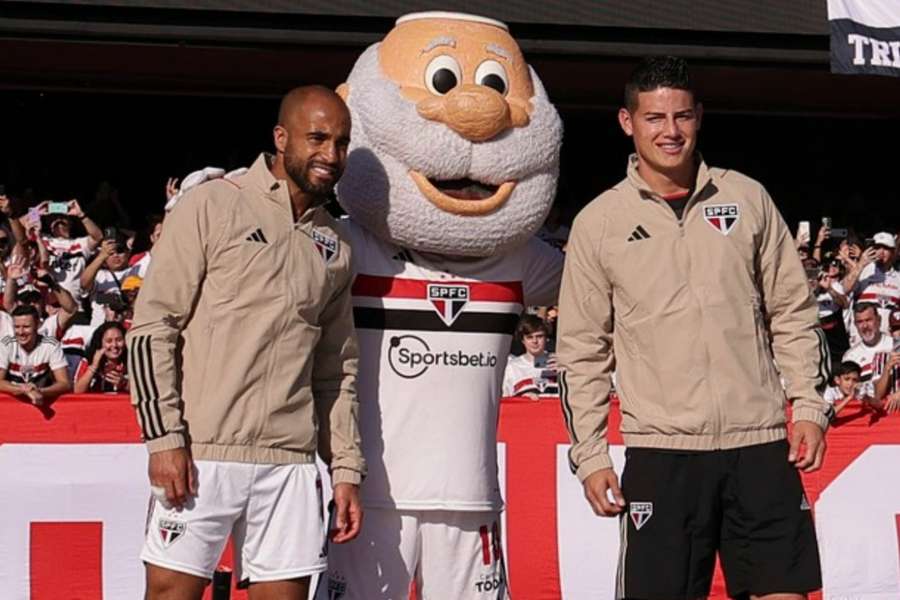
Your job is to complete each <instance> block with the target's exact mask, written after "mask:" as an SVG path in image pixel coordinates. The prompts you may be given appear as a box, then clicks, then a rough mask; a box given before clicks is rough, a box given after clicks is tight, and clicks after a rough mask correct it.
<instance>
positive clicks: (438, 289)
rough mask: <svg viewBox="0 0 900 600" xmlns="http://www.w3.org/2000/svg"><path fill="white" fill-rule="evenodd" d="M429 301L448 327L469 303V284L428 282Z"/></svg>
mask: <svg viewBox="0 0 900 600" xmlns="http://www.w3.org/2000/svg"><path fill="white" fill-rule="evenodd" d="M428 301H429V302H431V306H433V307H434V310H435V311H436V312H437V314H438V316H439V317H440V318H441V321H443V322H444V323H445V324H446V325H447V327H449V326H451V325H453V321H455V320H456V317H458V316H459V314H460V313H461V312H462V310H463V308H465V306H466V304H468V303H469V286H467V285H463V284H441V283H429V284H428Z"/></svg>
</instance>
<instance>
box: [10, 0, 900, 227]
mask: <svg viewBox="0 0 900 600" xmlns="http://www.w3.org/2000/svg"><path fill="white" fill-rule="evenodd" d="M429 9H441V10H461V11H466V12H474V13H480V14H485V15H488V16H492V17H495V18H498V19H501V20H504V21H506V22H507V23H508V24H509V25H510V29H511V32H512V34H513V35H514V36H515V37H516V38H517V39H518V40H519V42H520V44H521V45H522V47H523V49H524V50H525V52H526V56H527V58H528V60H529V61H530V62H531V64H532V65H533V66H534V67H535V69H536V70H537V72H538V73H539V74H540V76H541V78H542V79H543V81H544V83H545V85H546V87H547V89H548V91H549V92H550V95H551V97H552V98H553V100H554V102H555V103H556V104H557V106H558V108H559V110H560V112H561V114H562V115H563V118H564V121H565V125H566V134H565V141H564V149H563V177H562V186H561V193H560V201H561V202H562V203H563V205H564V207H565V211H564V212H566V213H568V215H571V214H573V213H574V212H575V211H576V210H577V209H578V208H579V207H580V206H582V205H583V204H584V203H586V202H587V201H588V200H590V199H591V198H592V197H593V196H594V195H596V194H597V193H598V192H599V191H601V190H602V189H603V188H604V187H606V186H609V185H610V184H612V183H614V182H616V181H617V180H619V179H620V178H621V177H622V175H623V172H624V166H625V157H626V155H627V153H628V151H629V149H630V144H629V141H628V140H627V139H626V138H625V137H624V136H623V135H622V133H621V131H620V130H619V128H618V125H617V123H616V121H615V111H616V109H617V108H618V106H619V104H620V102H621V89H622V84H623V82H624V80H625V78H626V77H627V75H628V73H629V71H630V70H631V68H632V67H633V65H634V64H635V62H636V61H637V59H638V58H639V57H641V56H644V55H647V54H663V53H665V54H674V55H678V56H683V57H685V58H687V59H688V60H689V61H690V64H691V66H692V72H693V75H694V78H695V80H696V82H697V85H698V88H699V90H700V95H701V99H702V100H703V102H704V104H705V107H706V118H705V121H704V125H703V133H702V135H701V150H702V152H703V154H704V156H705V158H706V159H707V162H709V163H710V164H715V165H723V166H728V167H732V168H736V169H739V170H741V171H744V172H745V173H747V174H749V175H751V176H753V177H756V178H758V179H760V180H761V181H762V182H763V183H765V185H766V186H767V187H768V188H769V190H770V191H771V192H772V194H773V196H774V197H775V199H776V201H777V202H778V204H779V206H780V207H781V209H782V211H783V212H784V214H785V216H786V217H787V218H788V220H789V221H790V222H791V223H792V224H793V223H795V222H796V221H797V220H800V219H807V220H812V221H817V220H818V219H819V217H821V216H823V215H828V216H831V217H832V218H833V221H834V224H835V226H842V225H846V224H859V225H863V226H866V227H870V228H886V227H890V226H893V227H895V226H896V225H897V224H898V223H900V192H898V187H897V185H896V184H895V182H894V180H893V175H894V171H895V170H896V166H895V165H896V164H897V162H898V161H897V158H896V157H897V151H896V150H895V147H894V145H895V144H896V141H897V140H898V139H900V80H898V79H896V78H888V77H880V78H878V77H848V76H838V75H832V74H830V73H829V71H828V64H829V54H828V43H829V37H828V22H827V15H826V9H825V2H824V1H821V0H795V1H792V2H782V1H779V0H729V1H717V2H714V1H706V0H703V1H700V0H695V1H689V0H670V1H669V2H655V1H652V0H611V1H605V2H590V1H568V2H528V1H521V0H520V1H509V2H504V3H495V2H488V1H469V2H462V1H445V2H442V3H440V4H438V3H433V2H425V3H423V2H409V1H400V0H389V1H375V0H370V1H345V2H323V1H306V2H299V1H296V0H279V1H269V2H252V1H249V0H205V1H196V0H195V1H189V0H133V1H124V0H118V1H117V0H83V1H70V2H58V1H57V2H53V1H43V0H32V1H27V2H13V1H3V2H0V135H2V144H0V183H3V184H5V185H6V186H7V188H8V189H9V190H10V191H13V192H16V193H22V192H24V190H25V189H26V188H29V187H30V188H32V189H33V193H34V195H35V197H37V198H39V199H44V198H59V199H63V198H68V197H73V196H74V197H79V198H82V199H88V198H90V197H92V196H93V194H94V193H95V190H96V188H97V186H98V183H99V182H100V181H102V180H107V181H110V182H111V183H112V184H113V185H114V186H115V187H116V188H118V190H119V195H120V198H121V200H122V201H123V203H124V204H125V205H126V208H127V209H128V211H129V212H130V213H132V215H133V216H134V217H135V221H139V220H140V217H141V215H144V214H146V213H149V212H155V211H158V210H160V208H161V206H162V204H163V202H164V199H163V185H164V183H165V179H166V177H168V176H169V175H175V176H182V175H184V174H185V173H187V172H188V171H190V170H193V169H196V168H199V167H202V166H206V165H223V166H226V167H235V166H240V165H246V164H248V163H249V162H250V161H251V160H252V159H253V158H254V157H255V155H256V154H257V153H258V152H259V151H260V150H263V149H268V148H269V147H270V145H271V142H270V137H271V136H270V131H271V127H272V125H273V122H274V117H275V111H276V108H277V101H278V98H279V96H280V95H281V94H282V93H283V92H284V91H286V90H287V89H289V88H290V87H293V86H295V85H299V84H305V83H322V84H325V85H329V86H336V85H337V84H339V83H340V82H341V81H343V79H344V77H345V76H346V74H347V73H348V72H349V70H350V68H351V67H352V65H353V62H354V60H355V59H356V57H357V56H358V55H359V53H360V52H361V51H362V49H363V48H365V47H366V46H367V45H368V44H371V43H373V42H376V41H378V40H379V39H381V38H382V37H383V36H384V34H385V33H386V32H387V31H388V30H389V29H390V28H391V26H392V24H393V22H394V19H395V18H396V17H397V16H399V15H402V14H405V13H407V12H412V11H417V10H429ZM876 219H877V220H876Z"/></svg>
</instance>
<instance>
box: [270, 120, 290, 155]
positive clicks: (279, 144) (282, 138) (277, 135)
mask: <svg viewBox="0 0 900 600" xmlns="http://www.w3.org/2000/svg"><path fill="white" fill-rule="evenodd" d="M272 140H273V141H274V142H275V149H276V150H278V151H279V152H281V153H284V149H285V148H287V142H288V132H287V129H285V128H284V127H282V126H281V125H276V126H275V129H273V130H272Z"/></svg>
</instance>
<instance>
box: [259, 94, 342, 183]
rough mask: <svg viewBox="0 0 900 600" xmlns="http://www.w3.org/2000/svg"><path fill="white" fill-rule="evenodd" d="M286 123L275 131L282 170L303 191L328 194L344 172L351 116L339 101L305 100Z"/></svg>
mask: <svg viewBox="0 0 900 600" xmlns="http://www.w3.org/2000/svg"><path fill="white" fill-rule="evenodd" d="M303 108H304V109H303V110H296V111H293V112H292V114H291V118H290V119H289V120H288V122H287V123H284V124H282V125H279V126H278V127H276V128H275V143H276V147H277V148H278V150H279V151H281V152H283V153H284V168H285V171H287V174H288V176H289V177H290V178H291V180H292V181H293V182H294V183H295V184H296V185H297V187H299V188H300V189H301V190H302V191H303V192H305V193H307V194H310V195H312V196H317V197H324V196H327V195H329V194H331V192H332V190H333V189H334V186H335V184H336V183H337V182H338V179H340V178H341V175H342V174H343V172H344V166H345V165H346V162H347V148H348V146H349V145H350V115H349V113H348V112H347V110H346V109H345V108H344V107H343V106H342V105H341V104H340V101H339V100H337V101H334V100H331V101H329V100H321V99H317V98H311V99H308V100H307V101H306V102H305V104H304V107H303Z"/></svg>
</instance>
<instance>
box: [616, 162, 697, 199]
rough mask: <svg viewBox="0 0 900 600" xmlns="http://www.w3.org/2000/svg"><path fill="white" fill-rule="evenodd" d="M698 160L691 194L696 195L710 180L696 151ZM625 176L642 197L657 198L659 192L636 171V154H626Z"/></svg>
mask: <svg viewBox="0 0 900 600" xmlns="http://www.w3.org/2000/svg"><path fill="white" fill-rule="evenodd" d="M695 156H696V158H697V162H698V167H697V179H696V180H695V181H694V189H693V192H692V194H691V195H692V196H696V195H697V194H699V193H700V192H701V191H702V190H703V188H705V187H706V185H707V184H708V183H709V182H710V181H712V177H711V176H710V173H709V168H708V167H707V166H706V162H705V161H704V160H703V156H702V155H701V154H700V153H699V152H698V153H696V154H695ZM627 173H628V175H627V178H628V182H629V183H630V184H631V185H633V186H634V188H635V189H636V190H637V191H638V192H639V193H640V195H641V197H642V198H658V197H659V194H657V193H656V192H654V191H653V190H652V189H650V186H649V185H648V184H647V182H646V181H644V178H643V177H641V174H640V173H638V156H637V154H635V153H633V154H630V155H629V156H628V168H627Z"/></svg>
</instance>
